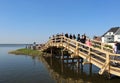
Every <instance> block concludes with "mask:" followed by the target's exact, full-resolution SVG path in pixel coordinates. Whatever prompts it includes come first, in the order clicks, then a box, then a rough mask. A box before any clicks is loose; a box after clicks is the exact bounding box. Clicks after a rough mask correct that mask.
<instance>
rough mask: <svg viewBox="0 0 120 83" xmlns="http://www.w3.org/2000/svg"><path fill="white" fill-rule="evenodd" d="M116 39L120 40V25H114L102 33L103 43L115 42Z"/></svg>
mask: <svg viewBox="0 0 120 83" xmlns="http://www.w3.org/2000/svg"><path fill="white" fill-rule="evenodd" d="M115 41H118V42H120V27H113V28H111V29H109V30H108V31H107V32H106V33H105V34H104V35H102V42H103V43H113V42H115Z"/></svg>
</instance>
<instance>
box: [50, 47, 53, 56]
mask: <svg viewBox="0 0 120 83" xmlns="http://www.w3.org/2000/svg"><path fill="white" fill-rule="evenodd" d="M50 52H51V56H52V55H53V51H52V48H51V49H50Z"/></svg>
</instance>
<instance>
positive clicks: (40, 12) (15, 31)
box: [0, 0, 120, 43]
mask: <svg viewBox="0 0 120 83" xmlns="http://www.w3.org/2000/svg"><path fill="white" fill-rule="evenodd" d="M119 20H120V0H0V43H33V42H34V41H35V42H37V43H43V42H45V41H47V40H48V38H49V36H51V35H53V34H56V33H62V32H63V33H66V32H67V33H75V34H78V33H80V34H84V33H85V34H86V35H88V36H90V37H92V36H94V35H97V36H101V35H102V34H104V33H105V32H106V31H107V30H108V29H110V28H111V27H116V26H117V27H118V26H120V21H119Z"/></svg>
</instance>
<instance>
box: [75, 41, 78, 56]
mask: <svg viewBox="0 0 120 83" xmlns="http://www.w3.org/2000/svg"><path fill="white" fill-rule="evenodd" d="M75 51H76V52H75V53H76V55H78V42H76V50H75Z"/></svg>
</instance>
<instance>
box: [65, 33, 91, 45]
mask: <svg viewBox="0 0 120 83" xmlns="http://www.w3.org/2000/svg"><path fill="white" fill-rule="evenodd" d="M65 37H67V38H70V39H75V40H77V41H79V42H81V43H83V44H86V45H87V46H91V45H92V43H91V41H90V39H87V38H86V35H85V34H83V35H82V36H80V34H78V35H77V37H76V36H75V34H73V35H72V34H70V35H68V33H66V34H65Z"/></svg>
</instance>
